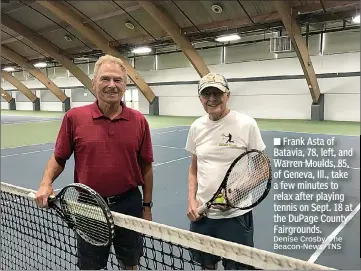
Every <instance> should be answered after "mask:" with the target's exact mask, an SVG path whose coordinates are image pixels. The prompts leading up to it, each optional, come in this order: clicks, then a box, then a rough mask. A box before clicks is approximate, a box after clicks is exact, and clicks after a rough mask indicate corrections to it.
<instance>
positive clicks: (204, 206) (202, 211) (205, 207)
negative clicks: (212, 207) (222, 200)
mask: <svg viewBox="0 0 361 271" xmlns="http://www.w3.org/2000/svg"><path fill="white" fill-rule="evenodd" d="M207 209H208V207H207V205H206V204H203V205H201V206H200V207H198V209H197V211H198V214H199V215H202V214H204V213H205V212H206V211H207Z"/></svg>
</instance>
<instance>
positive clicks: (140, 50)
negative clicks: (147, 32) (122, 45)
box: [132, 47, 152, 54]
mask: <svg viewBox="0 0 361 271" xmlns="http://www.w3.org/2000/svg"><path fill="white" fill-rule="evenodd" d="M151 51H152V49H151V48H149V47H139V48H135V49H133V50H132V53H134V54H145V53H150V52H151Z"/></svg>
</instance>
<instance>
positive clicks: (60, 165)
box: [40, 154, 66, 186]
mask: <svg viewBox="0 0 361 271" xmlns="http://www.w3.org/2000/svg"><path fill="white" fill-rule="evenodd" d="M65 163H66V162H65V161H64V160H60V159H56V158H55V155H54V154H53V155H52V156H51V157H50V159H49V161H48V163H47V164H46V167H45V171H44V174H43V178H42V180H41V183H40V186H43V185H51V184H52V183H53V182H54V181H55V180H56V178H58V177H59V175H60V174H61V173H62V172H63V171H64V168H65Z"/></svg>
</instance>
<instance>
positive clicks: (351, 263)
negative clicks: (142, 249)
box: [1, 126, 361, 270]
mask: <svg viewBox="0 0 361 271" xmlns="http://www.w3.org/2000/svg"><path fill="white" fill-rule="evenodd" d="M188 128H189V127H188V126H177V127H170V128H162V129H155V130H152V140H153V146H154V153H155V163H154V196H153V197H154V208H153V220H154V221H155V222H158V223H162V224H166V225H169V226H174V227H176V228H180V229H185V230H188V226H189V221H188V218H187V216H186V211H187V172H188V167H189V162H190V156H189V153H188V152H186V151H185V150H184V149H183V148H184V146H185V141H186V136H187V132H188ZM262 136H263V139H264V141H265V144H266V145H267V154H268V155H269V156H270V158H272V159H274V155H273V148H274V138H276V137H283V136H287V137H292V136H299V134H295V133H286V132H277V131H274V132H272V131H264V132H262ZM308 136H311V137H312V136H313V137H324V138H328V137H331V136H328V135H327V136H326V135H308ZM335 137H336V138H337V142H338V144H339V145H338V147H340V148H350V147H353V148H354V150H355V152H354V155H353V157H352V159H351V160H350V161H351V162H350V163H351V166H352V169H350V170H349V178H348V180H347V181H345V182H344V183H342V190H343V191H344V193H345V197H346V199H347V201H349V202H350V203H352V204H353V206H354V207H356V206H359V202H360V198H359V195H360V193H359V191H360V186H359V179H360V171H359V164H360V155H359V153H358V150H359V149H360V148H359V147H360V145H359V144H360V143H359V137H353V136H335ZM53 147H54V144H53V143H47V144H41V145H33V146H24V147H17V148H9V149H2V153H1V159H2V163H1V167H2V168H1V169H2V170H1V180H2V182H6V183H10V184H13V185H16V186H21V187H25V188H29V189H34V190H36V189H37V188H38V185H39V181H40V179H41V177H42V173H43V170H44V167H45V164H46V162H47V160H48V159H49V157H50V155H51V152H52V150H53ZM291 159H292V158H291ZM19 165H21V166H20V167H18V166H19ZM73 165H74V161H73V159H71V160H70V161H69V162H68V164H67V167H66V169H65V171H64V172H63V174H62V175H61V176H60V177H59V178H58V180H57V181H56V182H55V184H54V187H55V189H61V188H62V187H63V186H65V185H66V184H68V183H71V182H72V174H73ZM15 168H16V169H15ZM274 170H276V169H275V168H274ZM274 193H275V191H274V190H273V189H272V190H271V193H270V195H269V196H268V197H267V199H266V200H265V201H264V202H263V203H262V204H261V205H260V206H258V207H257V208H256V209H255V210H254V211H253V212H254V223H255V246H256V248H259V249H262V250H267V251H270V252H276V253H279V254H284V255H287V256H290V257H295V258H298V259H301V260H306V261H307V260H309V259H310V258H311V257H313V259H315V257H316V260H315V263H317V264H321V265H326V266H329V267H332V268H336V269H349V270H350V269H359V268H360V267H361V266H360V262H359V260H358V257H359V255H360V251H359V243H358V238H355V236H359V228H360V220H359V212H356V214H355V215H354V216H353V217H352V219H351V220H350V221H349V222H348V223H347V225H344V226H342V225H341V224H339V225H338V224H329V225H322V231H323V233H324V235H325V236H329V235H331V234H335V232H334V231H335V230H336V229H338V230H339V232H337V234H336V236H337V237H342V239H343V244H342V249H341V250H329V249H325V250H324V251H322V252H321V253H319V252H317V250H316V249H314V250H312V249H310V250H307V251H306V250H284V251H279V250H275V249H274V227H273V224H274V211H273V203H274V201H273V194H274ZM300 225H302V223H301V224H300ZM340 225H341V226H340ZM340 227H342V228H341V229H340Z"/></svg>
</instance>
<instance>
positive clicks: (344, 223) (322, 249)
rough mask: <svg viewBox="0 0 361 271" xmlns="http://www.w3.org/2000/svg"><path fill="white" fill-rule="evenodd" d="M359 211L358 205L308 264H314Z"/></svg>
mask: <svg viewBox="0 0 361 271" xmlns="http://www.w3.org/2000/svg"><path fill="white" fill-rule="evenodd" d="M358 211H360V204H358V205H357V207H356V208H355V209H353V211H352V212H351V213H350V214H349V215H348V216H347V217H346V219H345V221H343V222H342V223H341V224H340V225H339V226H338V227H337V228H336V229H335V230H334V231H333V232H332V233H331V234H330V236H328V237H327V239H326V240H325V241H324V242H323V243H322V245H321V246H320V247H319V248H318V249H317V250H316V251H315V253H313V254H312V256H311V257H310V259H309V260H308V262H310V263H315V261H316V260H317V258H318V257H319V256H320V255H321V253H322V252H323V251H324V250H325V248H326V247H327V246H328V245H329V244H330V243H331V241H332V240H333V239H334V238H335V237H336V236H337V234H339V233H340V231H341V230H342V229H343V228H344V227H345V226H346V225H347V223H348V222H350V220H351V219H352V218H353V217H354V216H355V215H356V214H357V213H358Z"/></svg>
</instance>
